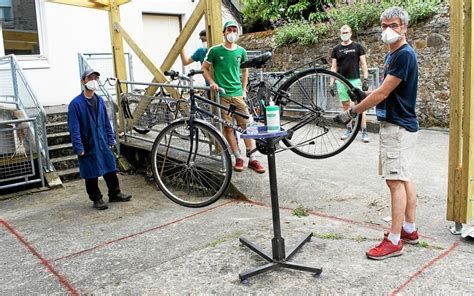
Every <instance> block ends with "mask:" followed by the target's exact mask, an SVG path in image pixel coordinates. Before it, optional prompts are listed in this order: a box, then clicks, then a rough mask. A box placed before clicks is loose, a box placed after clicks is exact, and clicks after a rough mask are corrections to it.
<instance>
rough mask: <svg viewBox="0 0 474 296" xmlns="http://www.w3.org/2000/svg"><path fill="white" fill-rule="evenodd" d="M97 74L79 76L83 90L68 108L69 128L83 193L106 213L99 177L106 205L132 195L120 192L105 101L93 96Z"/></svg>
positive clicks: (86, 71) (87, 73)
mask: <svg viewBox="0 0 474 296" xmlns="http://www.w3.org/2000/svg"><path fill="white" fill-rule="evenodd" d="M99 76H100V74H99V72H97V71H94V70H93V69H87V70H85V71H84V73H82V75H81V83H82V85H83V88H84V91H83V92H82V93H81V94H80V95H78V96H77V97H75V98H74V99H73V100H72V101H71V103H70V104H69V107H68V128H69V134H70V136H71V141H72V147H73V149H74V153H76V154H77V157H78V160H79V172H80V175H81V178H83V179H85V183H86V191H87V194H89V198H90V199H91V200H92V202H93V207H94V208H96V209H98V210H105V209H107V208H108V206H107V205H106V204H105V202H104V200H103V199H102V194H101V192H100V189H99V182H98V178H99V177H100V176H103V177H104V180H105V182H106V184H107V188H108V195H109V202H126V201H130V199H131V198H132V196H131V195H128V194H123V193H121V192H120V185H119V180H118V178H117V167H116V165H115V157H114V154H113V153H112V149H113V147H114V145H115V139H114V133H113V130H112V126H111V125H110V121H109V116H108V115H107V110H106V108H105V103H104V100H103V99H102V98H101V97H100V96H98V95H97V94H95V91H96V89H97V88H98V87H99V84H98V79H99Z"/></svg>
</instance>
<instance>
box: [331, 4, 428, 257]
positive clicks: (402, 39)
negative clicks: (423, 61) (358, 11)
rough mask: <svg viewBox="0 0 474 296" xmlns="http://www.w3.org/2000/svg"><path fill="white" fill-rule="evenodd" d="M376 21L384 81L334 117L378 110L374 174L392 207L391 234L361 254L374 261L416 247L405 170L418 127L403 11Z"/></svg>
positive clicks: (413, 62)
mask: <svg viewBox="0 0 474 296" xmlns="http://www.w3.org/2000/svg"><path fill="white" fill-rule="evenodd" d="M380 21H381V27H382V31H383V32H382V41H383V42H384V43H385V44H387V45H388V46H389V48H390V51H389V53H388V54H387V55H386V56H385V61H384V81H383V83H382V85H381V86H380V87H379V88H377V89H375V90H374V91H372V92H371V93H370V94H369V95H368V96H367V97H366V98H365V99H364V100H363V101H362V102H361V103H359V104H357V105H355V106H353V107H352V108H351V109H349V110H347V111H346V112H344V113H341V114H339V115H337V116H336V118H335V120H336V121H338V122H349V121H350V120H352V119H353V118H354V117H355V116H356V115H357V114H360V113H362V112H363V111H365V110H367V109H369V108H371V107H373V106H377V107H376V112H377V119H378V120H379V121H380V122H381V124H380V163H379V170H380V172H381V174H382V176H383V177H384V178H385V180H386V183H387V186H388V188H389V190H390V197H391V205H392V208H391V214H392V225H391V227H390V232H388V233H385V235H384V239H383V241H382V242H381V243H380V244H378V245H377V246H375V247H374V248H372V249H370V250H368V251H367V253H366V255H367V257H368V258H371V259H377V260H380V259H385V258H388V257H393V256H399V255H401V254H402V252H403V242H405V243H408V244H416V243H418V231H417V228H416V225H415V219H416V190H415V186H414V185H413V182H412V181H411V178H410V173H409V170H408V169H409V164H410V162H411V160H412V157H413V155H414V152H415V146H416V141H417V136H418V129H419V125H418V120H417V119H416V113H415V105H416V95H417V89H418V62H417V59H416V54H415V51H414V50H413V48H412V47H411V46H410V45H408V43H407V40H406V33H407V26H408V13H407V12H406V11H405V10H403V9H402V8H400V7H391V8H388V9H387V10H385V11H384V12H383V13H382V16H381V17H380ZM359 95H360V96H361V97H364V96H365V94H363V93H359Z"/></svg>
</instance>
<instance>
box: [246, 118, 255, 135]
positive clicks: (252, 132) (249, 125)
mask: <svg viewBox="0 0 474 296" xmlns="http://www.w3.org/2000/svg"><path fill="white" fill-rule="evenodd" d="M246 131H247V134H249V135H256V134H258V125H257V123H256V122H255V121H253V116H252V115H250V117H249V121H248V122H247V129H246Z"/></svg>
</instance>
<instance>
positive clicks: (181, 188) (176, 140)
mask: <svg viewBox="0 0 474 296" xmlns="http://www.w3.org/2000/svg"><path fill="white" fill-rule="evenodd" d="M192 125H193V127H192V128H191V126H190V124H189V121H188V120H187V119H186V120H185V119H182V120H179V121H175V122H173V123H171V124H170V125H169V126H167V127H166V128H165V129H163V130H162V131H161V132H160V133H159V134H158V137H157V138H156V140H155V142H154V144H153V149H152V158H151V159H152V168H153V176H154V177H155V181H156V182H157V184H158V186H159V187H160V189H161V191H162V192H163V193H164V194H165V195H166V196H167V197H168V198H169V199H171V200H172V201H174V202H176V203H178V204H180V205H183V206H186V207H192V208H198V207H204V206H207V205H210V204H212V203H214V202H215V201H217V200H218V199H219V198H220V197H221V196H222V195H224V193H225V191H226V190H227V188H228V186H229V183H230V178H231V176H232V162H231V158H230V154H229V148H228V147H229V145H228V144H227V141H226V140H225V139H224V138H223V137H222V136H221V135H220V134H219V133H218V132H217V130H216V129H215V128H214V127H212V126H210V125H208V124H206V123H203V122H201V121H199V120H194V122H193V124H192Z"/></svg>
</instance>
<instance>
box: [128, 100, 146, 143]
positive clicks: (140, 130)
mask: <svg viewBox="0 0 474 296" xmlns="http://www.w3.org/2000/svg"><path fill="white" fill-rule="evenodd" d="M138 103H139V101H138V100H137V99H135V98H131V99H129V100H128V104H129V108H130V111H131V112H132V113H133V111H134V110H135V108H136V106H137V105H138ZM140 116H141V117H143V116H144V115H140ZM139 121H143V120H142V119H141V118H140V119H139ZM144 125H147V124H144ZM132 129H133V130H134V131H136V132H137V133H139V134H141V135H146V134H148V133H149V132H150V129H148V128H144V127H142V126H137V125H133V127H132Z"/></svg>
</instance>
